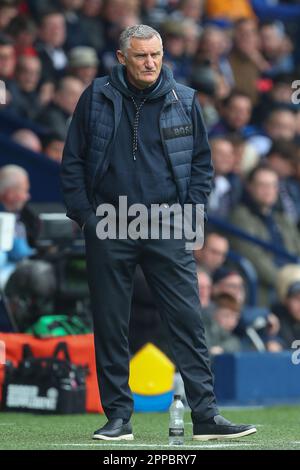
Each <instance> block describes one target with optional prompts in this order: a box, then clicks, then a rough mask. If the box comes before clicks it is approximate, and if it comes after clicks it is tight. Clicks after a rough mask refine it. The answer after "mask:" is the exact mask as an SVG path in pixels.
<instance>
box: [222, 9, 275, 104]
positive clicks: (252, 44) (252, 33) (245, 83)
mask: <svg viewBox="0 0 300 470" xmlns="http://www.w3.org/2000/svg"><path fill="white" fill-rule="evenodd" d="M229 62H230V65H231V68H232V73H233V76H234V81H235V86H236V88H238V89H239V90H240V91H243V92H244V93H247V94H248V95H249V96H250V97H251V100H252V103H253V104H255V103H256V101H257V88H256V83H257V80H258V78H259V76H260V73H261V72H265V71H266V70H268V69H269V64H268V62H267V61H266V60H265V59H264V57H263V56H262V54H261V51H260V48H259V34H258V30H257V23H256V21H255V20H254V19H247V18H243V19H240V20H238V21H236V23H235V25H234V32H233V48H232V51H231V53H230V54H229Z"/></svg>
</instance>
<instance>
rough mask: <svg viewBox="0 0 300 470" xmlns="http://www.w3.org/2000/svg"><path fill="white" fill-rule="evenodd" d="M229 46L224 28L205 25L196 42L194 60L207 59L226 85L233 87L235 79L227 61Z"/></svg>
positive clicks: (202, 60) (201, 60)
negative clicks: (196, 47) (196, 48)
mask: <svg viewBox="0 0 300 470" xmlns="http://www.w3.org/2000/svg"><path fill="white" fill-rule="evenodd" d="M230 46H231V44H230V39H229V35H228V34H227V33H226V31H224V29H222V28H220V27H218V26H215V25H208V26H205V27H204V29H203V32H202V34H201V37H200V40H199V44H198V51H197V55H196V62H200V63H202V62H205V61H208V62H209V63H210V65H211V66H212V67H213V68H214V70H215V71H216V72H218V73H219V74H221V76H222V77H223V78H224V80H225V82H226V83H227V85H228V87H230V88H233V87H234V84H235V81H234V77H233V73H232V69H231V66H230V64H229V61H228V52H229V50H230ZM230 88H229V89H230Z"/></svg>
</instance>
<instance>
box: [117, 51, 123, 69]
mask: <svg viewBox="0 0 300 470" xmlns="http://www.w3.org/2000/svg"><path fill="white" fill-rule="evenodd" d="M116 54H117V59H118V61H119V63H120V64H122V65H125V56H124V54H123V52H122V51H120V50H117V53H116Z"/></svg>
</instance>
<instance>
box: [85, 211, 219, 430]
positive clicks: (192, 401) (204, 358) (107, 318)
mask: <svg viewBox="0 0 300 470" xmlns="http://www.w3.org/2000/svg"><path fill="white" fill-rule="evenodd" d="M98 220H99V219H97V217H96V216H92V217H91V218H90V219H89V220H88V222H87V224H86V226H85V228H84V234H85V242H86V260H87V272H88V283H89V288H90V294H91V304H92V311H93V321H94V338H95V352H96V365H97V376H98V384H99V391H100V396H101V401H102V406H103V409H104V412H105V414H106V416H107V418H108V419H112V418H123V419H124V420H129V419H130V416H131V414H132V411H133V399H132V395H131V391H130V388H129V385H128V376H129V347H128V330H129V320H130V311H131V298H132V291H133V278H134V273H135V269H136V265H137V264H140V266H141V268H142V270H143V272H144V275H145V277H146V280H147V282H148V284H149V286H150V289H151V291H152V293H153V298H154V300H155V302H156V304H157V308H158V310H159V311H160V314H161V317H162V320H163V323H164V326H165V328H166V333H167V339H168V343H169V347H170V351H171V352H172V355H173V357H174V358H175V360H176V365H177V368H178V370H179V371H180V373H181V375H182V378H183V381H184V385H185V391H186V396H187V401H188V403H189V406H190V408H191V410H192V419H193V421H196V420H197V419H200V420H202V419H206V418H210V417H212V416H214V415H216V414H218V410H217V406H216V400H215V396H214V392H213V377H212V373H211V370H210V363H209V356H208V351H207V347H206V342H205V334H204V328H203V324H202V319H201V305H200V300H199V291H198V282H197V275H196V265H195V260H194V257H193V253H192V251H186V250H185V241H184V240H183V239H181V240H176V239H170V240H163V239H160V240H151V239H148V240H142V239H138V240H132V239H130V238H128V239H126V240H124V239H123V240H122V239H115V240H111V239H105V240H99V239H98V238H97V235H96V225H97V221H98Z"/></svg>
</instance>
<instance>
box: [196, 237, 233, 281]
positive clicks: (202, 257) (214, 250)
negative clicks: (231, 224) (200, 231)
mask: <svg viewBox="0 0 300 470" xmlns="http://www.w3.org/2000/svg"><path fill="white" fill-rule="evenodd" d="M228 250H229V243H228V240H227V238H225V237H224V236H223V235H220V234H219V233H217V232H210V233H207V234H206V237H205V241H204V246H203V248H202V249H201V250H195V252H194V255H195V258H196V261H197V263H198V265H200V266H201V267H203V268H204V269H206V270H207V272H208V273H209V274H213V273H214V272H215V271H216V270H217V269H218V268H220V267H221V266H222V265H223V264H224V263H225V260H226V257H227V253H228Z"/></svg>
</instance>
